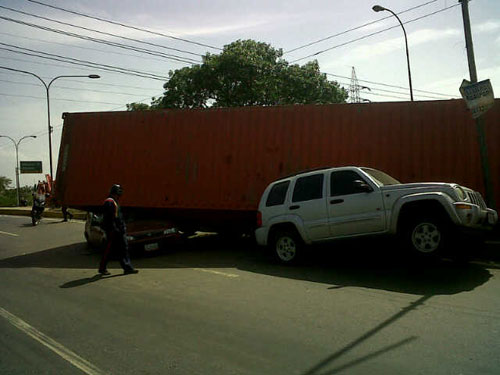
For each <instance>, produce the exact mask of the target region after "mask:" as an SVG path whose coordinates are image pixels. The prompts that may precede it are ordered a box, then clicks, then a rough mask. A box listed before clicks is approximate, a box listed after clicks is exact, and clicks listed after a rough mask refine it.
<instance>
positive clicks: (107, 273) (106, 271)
mask: <svg viewBox="0 0 500 375" xmlns="http://www.w3.org/2000/svg"><path fill="white" fill-rule="evenodd" d="M99 273H100V274H101V275H103V276H107V275H111V272H109V271H108V270H99Z"/></svg>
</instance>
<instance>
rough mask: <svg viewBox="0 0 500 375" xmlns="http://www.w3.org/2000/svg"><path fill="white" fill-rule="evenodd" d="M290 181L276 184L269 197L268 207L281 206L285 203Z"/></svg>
mask: <svg viewBox="0 0 500 375" xmlns="http://www.w3.org/2000/svg"><path fill="white" fill-rule="evenodd" d="M289 185H290V181H283V182H279V183H277V184H275V185H274V186H273V187H272V188H271V191H270V192H269V195H268V196H267V201H266V207H271V206H279V205H281V204H283V203H285V198H286V192H287V191H288V186H289Z"/></svg>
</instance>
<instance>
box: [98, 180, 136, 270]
mask: <svg viewBox="0 0 500 375" xmlns="http://www.w3.org/2000/svg"><path fill="white" fill-rule="evenodd" d="M122 194H123V189H122V187H121V186H120V185H113V186H112V187H111V190H110V192H109V197H108V198H107V199H106V200H105V201H104V205H103V221H102V228H103V229H104V231H105V232H106V238H107V243H106V248H105V249H104V253H103V254H102V258H101V263H100V265H99V273H100V274H101V275H109V274H110V273H109V271H108V269H107V264H108V260H109V256H110V254H111V253H113V254H116V255H117V256H118V259H119V261H120V265H121V266H122V268H123V272H124V273H125V274H130V273H137V272H139V271H137V270H135V269H134V267H132V263H131V262H130V257H129V254H128V242H127V227H126V225H125V221H124V220H123V216H122V212H121V208H120V206H119V204H118V200H119V199H120V197H121V196H122Z"/></svg>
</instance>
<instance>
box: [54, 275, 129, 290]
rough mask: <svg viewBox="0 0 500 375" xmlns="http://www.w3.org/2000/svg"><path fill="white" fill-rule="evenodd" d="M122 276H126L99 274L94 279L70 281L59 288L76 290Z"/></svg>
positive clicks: (86, 278)
mask: <svg viewBox="0 0 500 375" xmlns="http://www.w3.org/2000/svg"><path fill="white" fill-rule="evenodd" d="M120 276H125V275H124V274H120V275H111V276H103V275H100V274H97V275H95V276H93V277H85V278H83V279H78V280H73V281H68V282H67V283H64V284H63V285H61V286H60V287H59V288H63V289H67V288H75V287H77V286H82V285H86V284H90V283H95V282H96V281H100V280H107V279H112V278H114V277H120Z"/></svg>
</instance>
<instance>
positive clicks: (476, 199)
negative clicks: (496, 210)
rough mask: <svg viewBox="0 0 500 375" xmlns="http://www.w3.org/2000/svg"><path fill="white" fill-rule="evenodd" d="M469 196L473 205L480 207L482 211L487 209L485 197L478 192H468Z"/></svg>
mask: <svg viewBox="0 0 500 375" xmlns="http://www.w3.org/2000/svg"><path fill="white" fill-rule="evenodd" d="M467 196H468V197H469V200H470V202H471V203H472V204H475V205H478V206H479V207H481V208H482V209H486V203H485V202H484V199H483V197H482V196H481V194H479V193H478V192H475V191H472V192H467Z"/></svg>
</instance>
